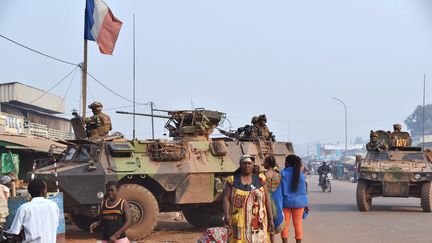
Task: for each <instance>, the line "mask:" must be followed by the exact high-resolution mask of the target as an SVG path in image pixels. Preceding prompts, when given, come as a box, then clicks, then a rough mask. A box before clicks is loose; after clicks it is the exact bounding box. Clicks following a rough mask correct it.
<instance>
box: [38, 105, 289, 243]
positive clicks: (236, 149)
mask: <svg viewBox="0 0 432 243" xmlns="http://www.w3.org/2000/svg"><path fill="white" fill-rule="evenodd" d="M118 113H126V112H118ZM137 115H146V116H149V115H147V114H137ZM155 117H159V118H164V119H167V123H166V125H165V128H166V129H167V130H168V132H169V136H170V137H171V138H170V139H145V140H140V139H136V140H132V141H130V140H127V139H125V138H123V137H122V136H121V135H118V136H116V135H112V136H106V137H101V138H99V139H97V140H89V139H86V138H82V139H76V140H69V141H64V142H63V143H64V144H67V146H68V148H67V149H66V151H65V152H64V154H63V156H62V158H61V159H60V160H59V161H57V163H56V164H53V165H49V166H45V167H43V168H38V169H37V170H36V176H38V177H42V178H44V179H45V180H48V181H50V182H51V183H50V185H51V186H54V182H55V181H56V180H58V185H59V187H60V190H61V191H62V192H63V193H64V202H65V205H64V207H65V211H66V212H67V213H70V214H71V215H72V216H73V217H72V218H73V220H74V222H75V224H76V225H77V226H78V227H80V228H81V229H83V230H88V229H89V225H90V224H91V223H92V222H93V221H94V220H95V216H96V215H97V214H98V211H99V209H100V204H101V200H102V199H103V198H104V192H105V187H104V185H105V184H106V183H107V182H108V181H110V180H117V181H119V182H120V184H121V189H120V192H119V196H120V197H121V198H123V199H126V200H127V201H128V203H129V205H130V208H131V211H132V212H131V214H132V225H131V226H130V228H129V229H128V230H127V232H126V233H127V236H128V238H129V239H130V240H141V239H143V238H144V237H146V236H147V235H148V234H149V233H150V232H151V231H152V230H153V229H154V227H155V226H156V224H157V222H158V215H159V212H172V211H182V212H183V214H184V217H185V218H186V220H187V221H188V222H189V223H191V224H192V225H195V226H199V227H205V226H207V225H208V224H209V220H210V216H212V215H215V214H221V213H222V206H221V205H222V202H221V196H222V191H223V188H224V183H225V177H226V176H228V175H230V174H231V173H232V172H233V171H235V170H236V169H237V168H238V159H239V158H240V156H241V155H243V154H251V155H253V156H255V158H256V162H257V163H258V164H260V165H262V162H263V159H264V158H265V157H266V156H268V155H274V156H275V157H276V160H277V161H278V163H279V164H280V165H281V166H282V165H283V164H284V158H285V157H286V156H287V155H288V154H291V153H293V147H292V144H291V143H286V142H274V141H272V140H266V139H263V138H260V137H254V138H251V139H244V140H239V139H235V138H229V137H220V138H211V137H210V135H211V134H212V132H213V130H214V129H215V128H217V126H218V125H219V124H220V123H221V122H222V121H223V120H224V119H225V114H224V113H221V112H217V111H210V110H205V109H195V110H181V111H168V112H167V115H166V116H159V115H158V116H155ZM73 124H75V126H74V128H75V130H77V131H78V130H79V131H78V132H77V131H76V134H85V133H84V132H83V127H82V126H81V125H80V122H73ZM77 124H78V125H77ZM80 126H81V127H80ZM55 174H57V175H58V177H55Z"/></svg>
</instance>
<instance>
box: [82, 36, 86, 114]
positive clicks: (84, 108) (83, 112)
mask: <svg viewBox="0 0 432 243" xmlns="http://www.w3.org/2000/svg"><path fill="white" fill-rule="evenodd" d="M81 72H82V84H81V88H82V91H81V92H82V117H83V118H85V117H86V104H87V39H86V38H84V62H83V63H82V65H81Z"/></svg>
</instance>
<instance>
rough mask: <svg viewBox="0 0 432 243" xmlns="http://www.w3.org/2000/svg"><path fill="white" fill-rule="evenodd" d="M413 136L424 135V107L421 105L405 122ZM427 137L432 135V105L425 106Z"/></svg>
mask: <svg viewBox="0 0 432 243" xmlns="http://www.w3.org/2000/svg"><path fill="white" fill-rule="evenodd" d="M405 124H406V125H407V128H408V130H409V131H410V133H411V135H412V136H422V135H423V106H422V105H419V106H417V108H416V109H415V110H414V112H413V113H412V114H411V115H409V116H408V118H407V119H406V120H405ZM425 135H432V104H428V105H426V106H425Z"/></svg>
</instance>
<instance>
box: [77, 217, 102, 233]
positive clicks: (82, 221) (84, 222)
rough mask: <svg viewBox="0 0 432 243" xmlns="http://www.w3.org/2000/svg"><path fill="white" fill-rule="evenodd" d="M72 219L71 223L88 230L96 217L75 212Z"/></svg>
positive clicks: (96, 219)
mask: <svg viewBox="0 0 432 243" xmlns="http://www.w3.org/2000/svg"><path fill="white" fill-rule="evenodd" d="M72 221H73V223H74V224H75V225H76V226H77V227H78V228H79V229H80V230H82V231H85V232H89V231H90V225H91V224H92V223H93V222H96V221H98V218H97V217H90V216H86V215H81V214H75V215H72Z"/></svg>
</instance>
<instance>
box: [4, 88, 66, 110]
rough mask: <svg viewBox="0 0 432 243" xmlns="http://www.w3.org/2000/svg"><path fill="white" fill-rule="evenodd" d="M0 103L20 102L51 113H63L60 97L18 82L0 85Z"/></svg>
mask: <svg viewBox="0 0 432 243" xmlns="http://www.w3.org/2000/svg"><path fill="white" fill-rule="evenodd" d="M0 102H3V103H8V102H20V103H23V104H26V105H29V106H34V107H40V108H42V109H44V110H46V111H49V112H51V113H64V111H65V104H64V102H63V99H62V97H60V96H58V95H55V94H53V93H49V92H46V91H44V90H41V89H38V88H34V87H31V86H28V85H25V84H22V83H18V82H15V83H3V84H0Z"/></svg>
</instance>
